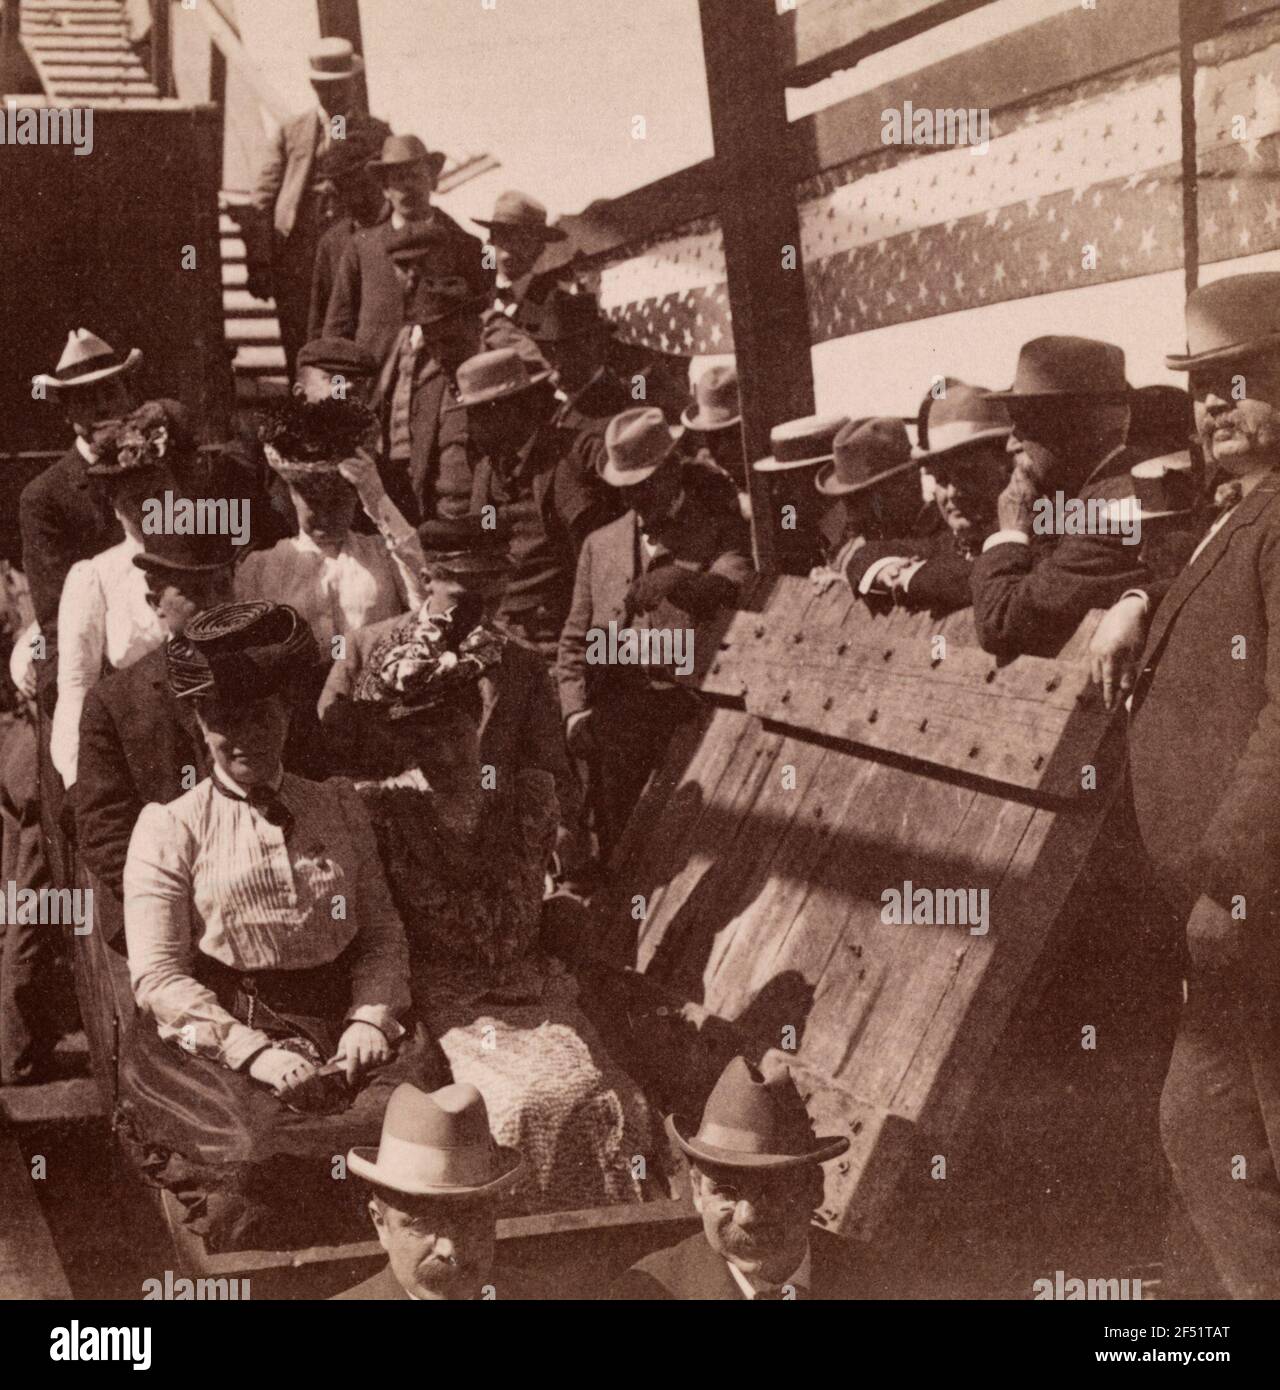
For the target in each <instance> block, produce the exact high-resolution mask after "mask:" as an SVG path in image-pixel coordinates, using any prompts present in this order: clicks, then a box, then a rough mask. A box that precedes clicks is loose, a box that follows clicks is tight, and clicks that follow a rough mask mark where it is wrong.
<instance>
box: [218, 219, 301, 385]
mask: <svg viewBox="0 0 1280 1390" xmlns="http://www.w3.org/2000/svg"><path fill="white" fill-rule="evenodd" d="M218 202H219V213H220V217H219V224H218V230H219V234H220V236H221V240H222V307H223V318H224V320H225V322H226V333H227V346H228V348H230V349H232V350H233V351H234V353H235V355H234V357H232V359H231V370H232V373H233V374H234V376H235V382H236V404H237V405H239V406H252V405H253V404H255V403H256V402H258V401H261V400H264V399H266V398H267V397H270V396H278V395H282V394H283V393H284V392H286V391H287V390H288V389H289V381H288V378H287V376H286V375H285V361H284V348H283V347H282V346H281V344H280V328H279V325H278V323H277V322H276V309H275V305H274V304H273V303H271V301H270V300H268V301H266V302H264V301H263V300H261V299H254V297H253V296H252V295H251V294H250V293H249V291H248V290H247V289H246V288H245V282H246V281H247V280H248V278H249V267H248V265H247V264H246V262H245V244H244V238H243V237H242V236H241V234H240V227H239V223H238V220H237V215H236V214H237V213H238V211H239V210H240V209H241V208H243V207H244V206H245V205H246V204H247V203H248V198H247V197H246V196H245V195H244V194H243V193H226V192H224V193H223V194H222V195H221V196H220V197H219V200H218Z"/></svg>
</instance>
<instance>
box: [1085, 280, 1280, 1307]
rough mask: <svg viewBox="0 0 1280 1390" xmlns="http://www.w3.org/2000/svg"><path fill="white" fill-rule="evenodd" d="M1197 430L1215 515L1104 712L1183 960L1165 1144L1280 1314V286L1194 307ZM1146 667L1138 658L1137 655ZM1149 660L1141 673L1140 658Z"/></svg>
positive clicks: (1228, 1267) (1114, 638) (1272, 283)
mask: <svg viewBox="0 0 1280 1390" xmlns="http://www.w3.org/2000/svg"><path fill="white" fill-rule="evenodd" d="M1167 362H1168V365H1169V366H1170V368H1172V369H1173V370H1175V371H1185V372H1188V373H1189V376H1190V387H1191V395H1192V398H1193V400H1194V402H1195V418H1196V428H1197V432H1198V435H1199V441H1200V444H1201V446H1202V448H1203V450H1204V456H1205V463H1206V466H1207V467H1208V468H1209V469H1211V470H1213V472H1212V474H1211V482H1215V483H1217V482H1221V484H1222V485H1221V486H1220V487H1219V488H1218V489H1217V505H1218V517H1217V520H1216V521H1215V522H1214V523H1213V525H1212V527H1211V528H1210V529H1209V531H1208V532H1207V533H1206V534H1205V535H1204V537H1203V538H1202V539H1201V541H1200V543H1199V545H1198V546H1197V548H1196V549H1195V550H1194V551H1193V553H1192V555H1191V558H1190V560H1189V562H1188V564H1187V566H1186V568H1185V569H1183V570H1182V571H1181V572H1180V573H1179V574H1178V575H1177V576H1176V577H1174V578H1172V579H1166V580H1160V581H1155V582H1152V583H1150V584H1148V585H1144V586H1142V588H1143V589H1144V590H1145V592H1137V593H1134V594H1132V595H1126V596H1125V597H1123V598H1121V600H1120V601H1119V602H1118V603H1117V604H1116V605H1115V607H1114V608H1113V609H1112V610H1111V611H1110V612H1109V613H1108V614H1107V617H1106V618H1105V619H1104V620H1103V622H1102V624H1101V625H1100V626H1099V628H1098V631H1097V634H1096V635H1095V638H1094V642H1093V646H1092V652H1093V656H1094V661H1095V667H1096V668H1098V674H1100V675H1101V676H1103V677H1104V689H1105V693H1106V695H1107V696H1108V702H1110V701H1111V700H1112V699H1114V698H1115V696H1116V695H1117V694H1118V695H1120V696H1121V697H1122V696H1123V694H1124V692H1125V691H1127V690H1131V691H1132V704H1131V718H1130V724H1129V778H1130V784H1131V786H1132V795H1133V809H1134V816H1135V819H1136V822H1137V828H1138V833H1139V835H1140V837H1141V841H1142V844H1143V846H1144V848H1145V851H1146V855H1147V859H1148V861H1149V864H1150V867H1151V870H1152V873H1153V877H1154V879H1155V881H1156V882H1157V884H1158V885H1159V888H1160V890H1161V891H1162V892H1163V894H1164V895H1165V897H1166V898H1167V899H1168V901H1169V903H1170V905H1171V906H1172V907H1173V908H1175V909H1176V911H1177V912H1178V914H1179V915H1180V916H1181V917H1182V918H1183V920H1185V922H1186V946H1187V951H1188V954H1189V957H1190V962H1189V967H1188V976H1187V979H1186V981H1185V992H1184V1004H1183V1009H1182V1016H1181V1019H1180V1022H1179V1027H1178V1034H1177V1038H1176V1041H1175V1043H1174V1048H1173V1056H1172V1059H1171V1061H1170V1064H1169V1072H1168V1076H1167V1077H1166V1079H1165V1084H1164V1091H1163V1094H1162V1096H1161V1100H1160V1128H1161V1136H1162V1139H1163V1142H1164V1148H1165V1153H1166V1154H1167V1156H1168V1158H1169V1162H1170V1165H1171V1167H1172V1169H1173V1177H1174V1182H1175V1184H1176V1186H1177V1190H1178V1193H1179V1196H1180V1197H1181V1199H1182V1203H1183V1206H1184V1207H1185V1209H1186V1211H1187V1213H1188V1214H1189V1216H1190V1218H1191V1221H1192V1223H1193V1224H1194V1226H1195V1228H1196V1230H1197V1232H1198V1233H1199V1236H1200V1238H1201V1240H1202V1241H1203V1243H1204V1245H1205V1247H1206V1248H1207V1250H1208V1252H1209V1255H1210V1256H1211V1258H1212V1262H1213V1265H1214V1266H1215V1268H1216V1270H1217V1274H1218V1277H1219V1279H1220V1280H1221V1283H1222V1285H1223V1286H1224V1287H1225V1289H1226V1291H1227V1292H1228V1293H1229V1294H1230V1295H1231V1296H1233V1297H1235V1298H1276V1297H1280V1176H1278V1175H1277V1174H1278V1169H1280V1138H1278V1137H1277V1136H1280V1014H1278V1013H1277V1004H1276V1001H1277V999H1278V998H1280V989H1278V986H1280V944H1278V943H1280V935H1278V932H1280V819H1278V818H1277V816H1276V811H1275V803H1276V789H1277V787H1280V685H1278V683H1277V682H1278V676H1277V673H1278V672H1280V645H1278V643H1280V274H1277V273H1275V272H1259V273H1255V274H1246V275H1233V276H1228V277H1227V278H1225V279H1222V280H1217V281H1215V282H1214V283H1213V284H1211V285H1204V286H1201V287H1200V288H1199V289H1197V290H1194V291H1193V292H1192V293H1191V295H1190V296H1189V297H1188V300H1187V351H1186V352H1185V353H1180V354H1177V355H1176V356H1171V357H1169V358H1168V359H1167ZM1138 653H1140V655H1137V654H1138ZM1135 655H1137V660H1136V662H1135V661H1134V657H1135Z"/></svg>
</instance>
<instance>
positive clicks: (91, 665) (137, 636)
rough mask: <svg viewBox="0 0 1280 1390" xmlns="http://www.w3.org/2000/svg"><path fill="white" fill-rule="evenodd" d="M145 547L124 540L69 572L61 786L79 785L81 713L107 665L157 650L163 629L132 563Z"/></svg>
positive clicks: (54, 751)
mask: <svg viewBox="0 0 1280 1390" xmlns="http://www.w3.org/2000/svg"><path fill="white" fill-rule="evenodd" d="M141 551H142V546H141V545H140V544H139V543H138V542H137V541H135V540H131V539H129V538H128V537H126V538H125V539H124V540H122V541H121V542H120V543H119V545H113V546H112V547H111V548H110V549H109V550H104V551H103V552H102V553H101V554H100V555H95V556H94V557H93V558H92V559H90V560H77V561H76V563H75V564H74V565H72V566H71V569H70V570H69V571H68V573H67V578H66V581H65V582H64V583H63V586H62V598H61V600H60V601H59V603H58V704H57V708H56V709H55V710H54V714H53V727H52V729H51V730H50V754H51V756H52V758H53V765H54V767H56V768H57V769H58V772H59V773H60V774H61V776H62V780H63V782H64V783H65V784H66V785H67V786H68V787H70V786H71V785H72V784H73V783H74V782H75V780H76V766H77V762H78V758H79V751H80V711H81V710H82V709H83V708H84V700H85V696H86V695H87V694H88V693H89V691H90V690H91V689H92V688H93V687H94V686H95V685H97V683H98V682H99V681H100V680H101V679H102V667H103V662H104V661H105V662H107V663H109V664H110V665H111V666H113V667H115V668H116V669H117V670H119V669H120V668H122V667H125V666H132V665H133V663H134V662H135V661H138V660H140V659H141V658H142V657H144V656H146V654H147V653H148V652H152V651H155V649H156V648H157V647H158V646H160V644H161V643H162V642H163V641H164V639H165V636H166V634H165V630H164V626H163V624H162V623H161V622H160V619H159V618H158V617H156V614H155V610H154V609H153V608H152V607H151V605H150V604H149V603H148V602H147V581H146V576H145V575H144V574H143V573H142V571H141V570H140V569H139V568H138V567H137V566H136V565H135V564H134V563H133V557H134V556H135V555H138V554H140V553H141Z"/></svg>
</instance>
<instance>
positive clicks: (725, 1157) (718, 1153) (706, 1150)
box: [666, 1115, 849, 1170]
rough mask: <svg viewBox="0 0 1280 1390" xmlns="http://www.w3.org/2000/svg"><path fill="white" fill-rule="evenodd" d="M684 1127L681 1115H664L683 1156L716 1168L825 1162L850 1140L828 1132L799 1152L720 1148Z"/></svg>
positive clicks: (797, 1165)
mask: <svg viewBox="0 0 1280 1390" xmlns="http://www.w3.org/2000/svg"><path fill="white" fill-rule="evenodd" d="M685 1127H686V1126H685V1124H684V1122H683V1117H682V1116H679V1115H668V1116H667V1119H666V1129H667V1133H668V1134H669V1135H670V1136H671V1138H672V1139H674V1140H675V1142H676V1143H677V1144H679V1146H680V1148H681V1150H682V1151H683V1153H684V1154H685V1156H686V1157H687V1158H691V1159H693V1161H694V1162H695V1163H698V1162H701V1163H709V1164H711V1165H712V1166H714V1167H717V1168H751V1169H757V1170H759V1169H782V1168H806V1167H808V1166H809V1164H811V1163H827V1162H829V1161H830V1160H831V1159H833V1158H839V1156H840V1155H841V1154H842V1153H844V1152H845V1151H846V1150H847V1149H848V1147H849V1140H848V1139H846V1138H845V1137H844V1136H843V1135H830V1134H829V1135H825V1136H822V1137H819V1138H817V1139H815V1140H814V1146H813V1148H812V1149H809V1150H807V1151H806V1152H804V1153H802V1154H769V1153H743V1152H742V1151H741V1150H740V1149H722V1148H720V1147H718V1146H717V1145H715V1144H704V1143H702V1142H701V1141H700V1140H699V1139H698V1138H697V1135H696V1133H695V1134H694V1135H693V1136H692V1137H690V1136H689V1135H687V1134H685V1133H684V1129H685Z"/></svg>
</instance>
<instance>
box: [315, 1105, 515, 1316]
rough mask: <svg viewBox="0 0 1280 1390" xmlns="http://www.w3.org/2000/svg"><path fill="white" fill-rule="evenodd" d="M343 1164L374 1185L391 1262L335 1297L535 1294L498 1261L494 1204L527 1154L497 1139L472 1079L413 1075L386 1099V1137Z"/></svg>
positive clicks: (461, 1298) (377, 1224)
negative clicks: (435, 1086)
mask: <svg viewBox="0 0 1280 1390" xmlns="http://www.w3.org/2000/svg"><path fill="white" fill-rule="evenodd" d="M347 1164H348V1166H349V1167H350V1169H351V1171H352V1172H353V1173H355V1174H356V1176H357V1177H360V1178H363V1179H364V1180H365V1182H367V1183H368V1184H369V1186H370V1188H371V1189H372V1195H371V1196H370V1198H369V1215H370V1216H371V1217H372V1219H373V1226H374V1230H376V1231H377V1233H378V1240H379V1242H380V1243H381V1245H382V1248H383V1249H384V1250H385V1251H386V1252H387V1257H388V1258H387V1264H386V1266H385V1267H384V1268H383V1269H381V1270H379V1272H378V1273H377V1274H375V1275H374V1276H373V1277H372V1278H371V1279H366V1280H365V1281H364V1283H363V1284H357V1285H356V1286H355V1288H352V1289H348V1290H347V1291H346V1292H345V1293H340V1294H337V1295H336V1298H337V1299H339V1300H357V1301H363V1300H370V1299H405V1298H412V1299H417V1300H418V1301H419V1302H431V1303H437V1302H453V1303H457V1302H465V1301H467V1300H485V1299H521V1298H529V1297H534V1296H536V1295H535V1294H534V1293H533V1291H532V1290H531V1289H530V1288H529V1287H528V1285H527V1284H526V1283H525V1282H524V1281H523V1280H522V1279H519V1278H516V1277H513V1276H511V1275H508V1274H506V1273H504V1272H502V1271H501V1270H498V1269H495V1268H494V1247H495V1244H496V1234H497V1213H498V1208H499V1205H500V1202H501V1199H502V1196H503V1194H504V1193H505V1192H506V1191H507V1190H508V1189H509V1188H510V1186H511V1184H512V1183H513V1182H514V1181H515V1180H516V1178H517V1177H518V1176H519V1174H520V1171H521V1169H522V1168H523V1167H524V1160H523V1159H522V1158H521V1157H520V1155H519V1154H518V1153H516V1151H515V1150H514V1149H503V1148H500V1147H499V1146H498V1145H497V1144H495V1143H494V1140H493V1136H492V1135H491V1134H490V1132H489V1114H488V1111H487V1110H486V1109H485V1104H484V1097H483V1096H481V1094H480V1092H479V1091H477V1090H476V1088H475V1087H474V1086H470V1085H466V1084H461V1083H459V1084H454V1085H450V1086H443V1087H441V1088H440V1090H438V1091H433V1092H431V1094H430V1095H428V1094H427V1093H426V1092H425V1091H420V1090H419V1089H418V1088H417V1087H416V1086H413V1085H410V1084H409V1083H408V1082H405V1083H404V1084H402V1085H400V1086H397V1087H396V1089H395V1090H394V1091H393V1092H392V1094H391V1099H390V1101H388V1102H387V1112H386V1115H385V1116H384V1118H383V1121H382V1141H381V1143H380V1144H379V1146H378V1148H377V1149H376V1150H375V1149H362V1148H357V1149H352V1150H351V1151H350V1153H349V1154H348V1155H347Z"/></svg>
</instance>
